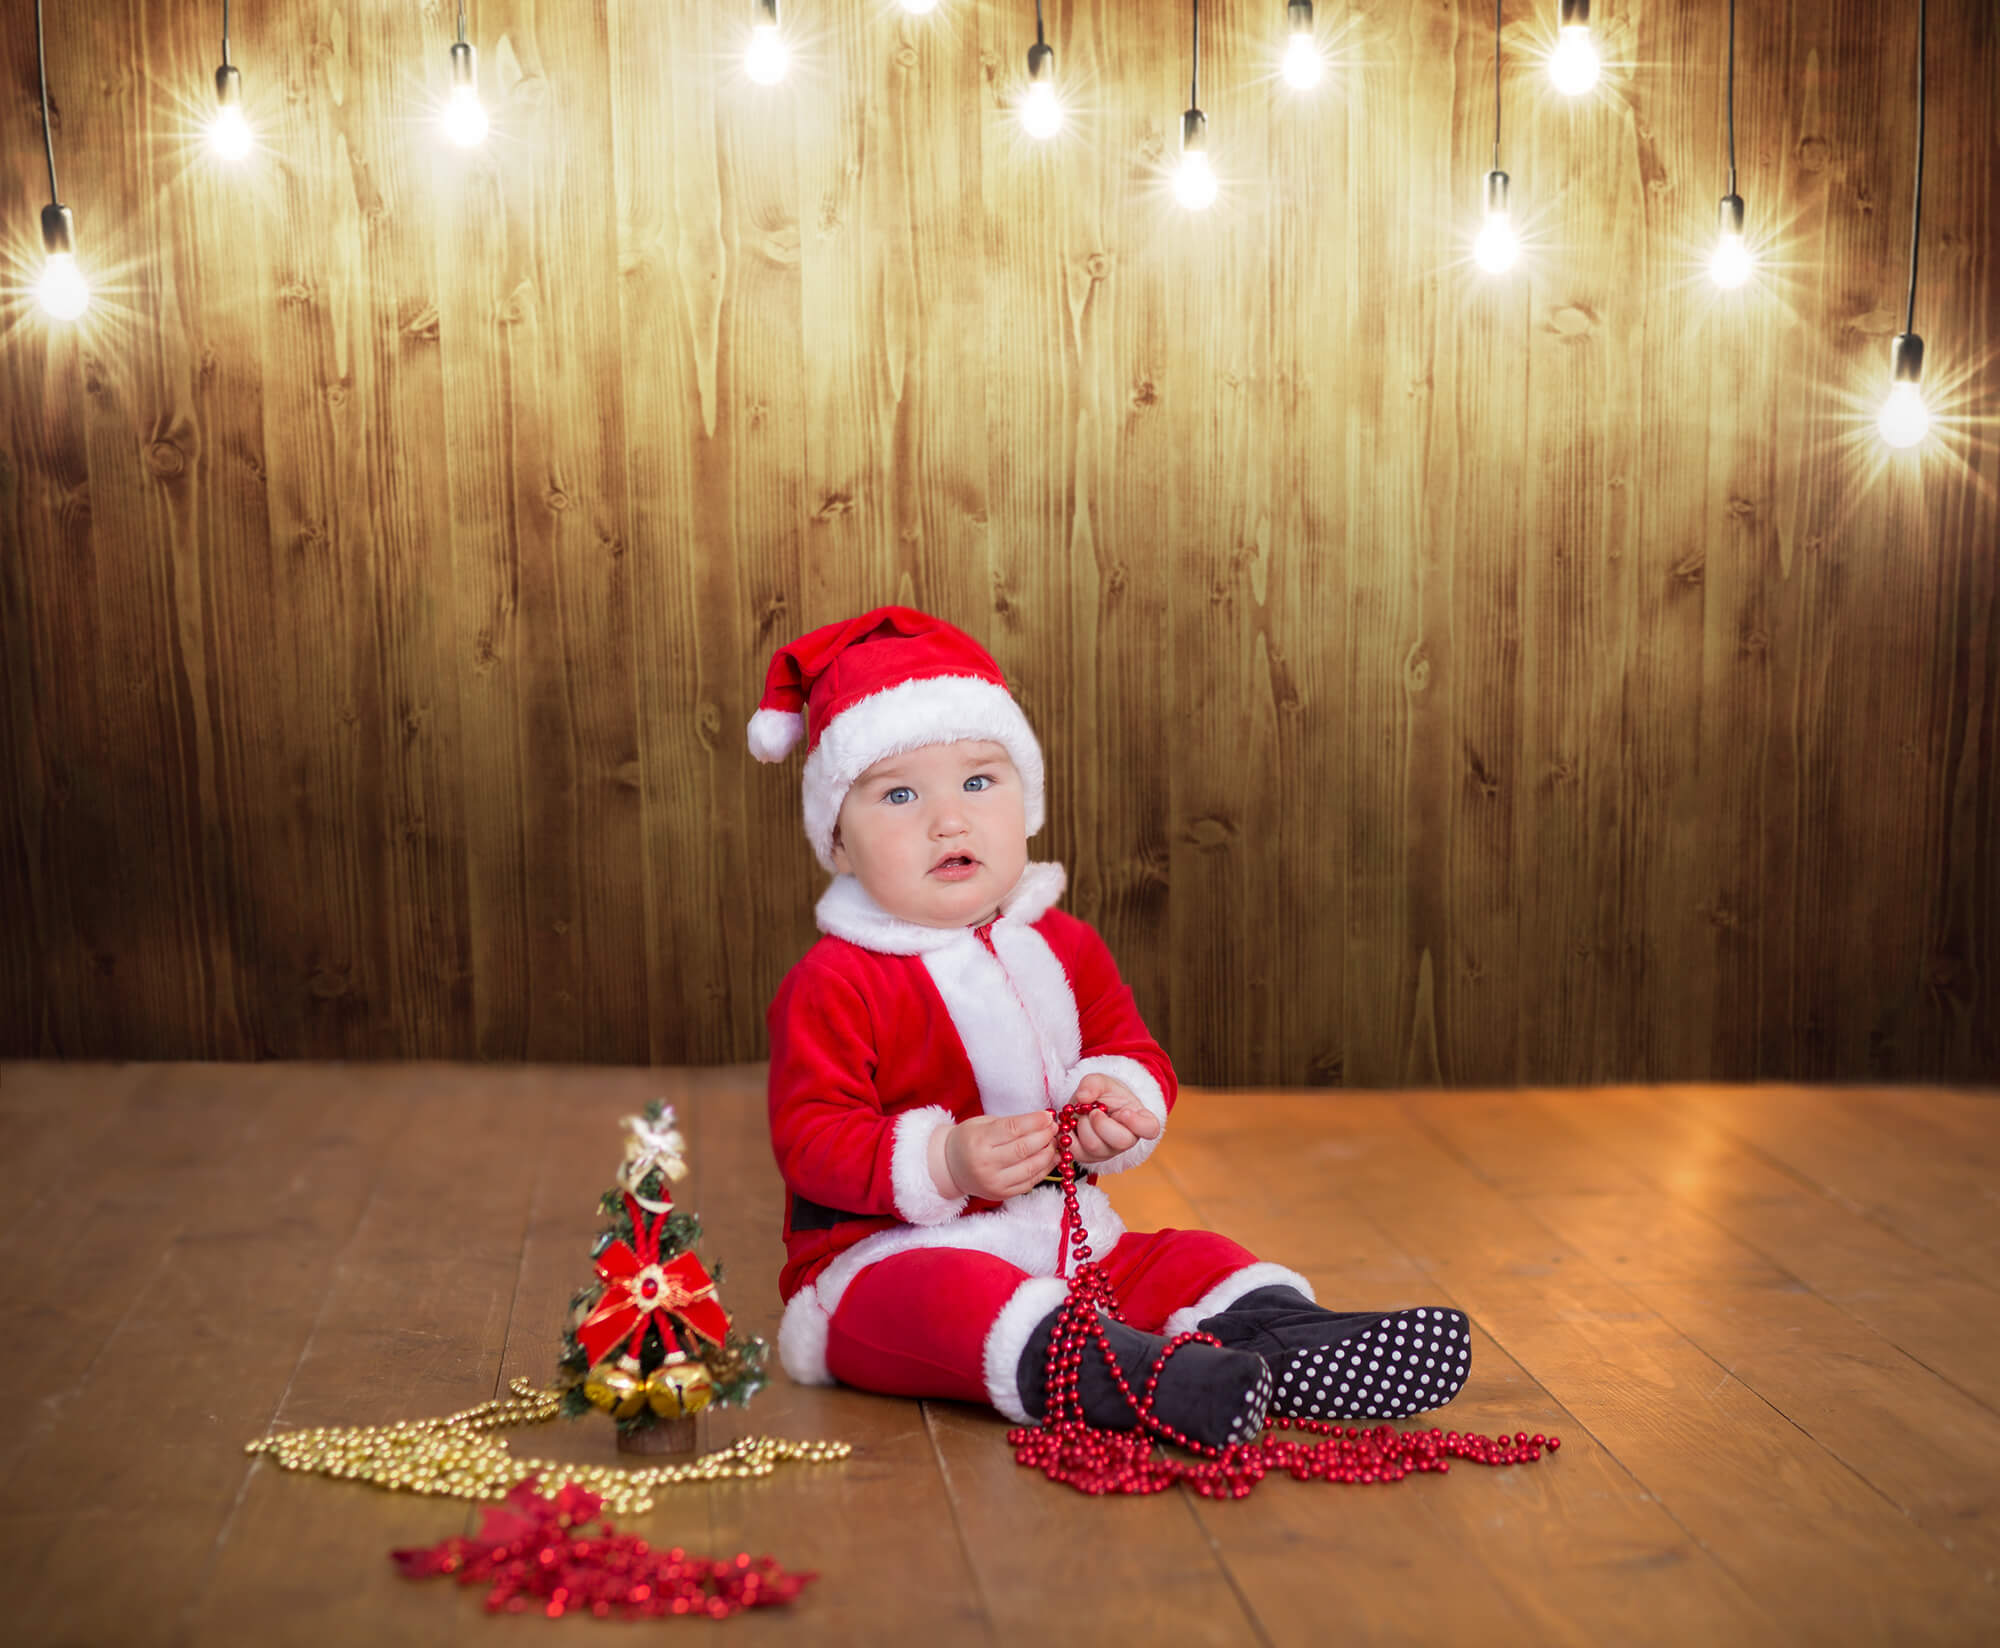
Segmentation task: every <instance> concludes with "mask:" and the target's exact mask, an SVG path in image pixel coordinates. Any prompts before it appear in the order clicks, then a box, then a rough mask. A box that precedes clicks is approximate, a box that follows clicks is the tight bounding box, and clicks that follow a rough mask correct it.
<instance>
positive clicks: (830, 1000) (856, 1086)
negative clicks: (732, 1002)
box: [767, 962, 967, 1225]
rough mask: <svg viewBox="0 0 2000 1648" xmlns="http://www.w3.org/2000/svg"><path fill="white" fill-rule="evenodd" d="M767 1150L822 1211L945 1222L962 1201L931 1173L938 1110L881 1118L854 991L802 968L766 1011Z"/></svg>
mask: <svg viewBox="0 0 2000 1648" xmlns="http://www.w3.org/2000/svg"><path fill="white" fill-rule="evenodd" d="M767 1022H768V1024H769V1027H770V1032H771V1078H770V1115H771V1149H772V1152H773V1154H774V1155H775V1156H776V1157H777V1159H778V1171H779V1173H781V1174H782V1175H783V1176H784V1180H785V1183H786V1185H787V1186H788V1187H789V1188H790V1189H792V1190H793V1191H795V1192H797V1193H798V1194H799V1195H801V1196H805V1197H808V1198H809V1199H811V1200H812V1201H815V1202H818V1203H819V1204H820V1205H821V1206H823V1207H831V1208H837V1209H839V1210H840V1211H841V1212H844V1213H862V1214H873V1215H875V1216H877V1217H882V1218H892V1219H903V1220H906V1221H908V1222H909V1223H911V1224H920V1225H933V1224H943V1223H944V1222H945V1221H946V1220H947V1219H950V1218H954V1217H955V1216H956V1215H957V1214H958V1213H959V1212H961V1211H962V1210H963V1209H964V1207H965V1203H966V1199H967V1198H966V1193H965V1192H964V1191H962V1190H959V1189H957V1188H955V1187H953V1188H952V1189H950V1190H949V1191H947V1189H946V1186H947V1185H950V1184H951V1182H952V1181H950V1180H946V1181H944V1183H942V1184H941V1183H939V1182H938V1180H937V1179H936V1177H935V1176H934V1175H933V1173H932V1171H931V1147H932V1141H933V1139H934V1138H936V1137H937V1136H938V1135H940V1134H946V1133H949V1132H950V1131H951V1130H952V1117H951V1112H950V1111H948V1110H946V1109H945V1108H944V1107H943V1106H942V1105H926V1106H924V1107H923V1108H922V1109H920V1110H906V1111H904V1112H903V1113H902V1114H900V1115H898V1116H895V1117H893V1118H891V1117H889V1116H885V1115H884V1114H883V1113H882V1101H881V1098H880V1096H879V1095H878V1094H877V1092H876V1091H875V1053H874V1048H875V1032H874V1025H873V1022H872V1020H871V1019H870V1016H869V1012H868V1004H867V1003H866V1002H865V1001H863V1000H862V998H861V995H860V992H859V991H857V990H856V989H855V988H854V986H853V985H852V984H851V983H850V982H849V981H848V980H846V979H845V978H842V977H841V976H840V975H839V974H838V973H836V972H834V971H833V970H831V969H830V968H826V967H822V966H819V965H817V964H815V963H811V962H802V963H800V964H799V965H798V966H796V967H794V968H793V969H792V970H791V971H790V972H789V973H787V974H786V975H785V980H784V983H783V984H782V985H780V986H779V988H778V995H777V999H776V1000H774V1001H773V1002H772V1003H771V1010H770V1013H769V1015H768V1019H767Z"/></svg>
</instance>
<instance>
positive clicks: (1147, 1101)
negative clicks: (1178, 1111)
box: [1064, 1053, 1213, 1315]
mask: <svg viewBox="0 0 2000 1648" xmlns="http://www.w3.org/2000/svg"><path fill="white" fill-rule="evenodd" d="M1093 1072H1095V1073H1096V1074H1098V1075H1100V1076H1109V1077H1110V1078H1111V1079H1112V1080H1113V1081H1121V1082H1123V1083H1124V1084H1125V1085H1126V1086H1127V1087H1129V1088H1131V1089H1132V1091H1133V1093H1134V1094H1135V1095H1136V1096H1137V1098H1138V1100H1139V1102H1140V1103H1141V1104H1143V1105H1144V1106H1145V1107H1146V1108H1147V1109H1148V1110H1150V1111H1151V1112H1152V1113H1153V1115H1154V1118H1155V1119H1156V1120H1157V1121H1158V1122H1159V1124H1160V1131H1159V1133H1158V1134H1157V1135H1156V1136H1155V1137H1153V1138H1150V1139H1141V1140H1139V1141H1138V1143H1136V1144H1134V1145H1133V1146H1132V1148H1131V1149H1129V1150H1121V1151H1119V1152H1118V1154H1117V1155H1115V1156H1110V1157H1107V1158H1106V1159H1105V1160H1103V1161H1101V1162H1092V1163H1091V1164H1090V1171H1091V1172H1093V1173H1124V1172H1127V1171H1129V1170H1130V1169H1132V1168H1135V1167H1137V1166H1138V1165H1139V1164H1140V1163H1141V1162H1143V1161H1144V1160H1145V1159H1146V1158H1147V1157H1148V1156H1150V1155H1152V1153H1153V1152H1154V1150H1156V1149H1157V1148H1158V1147H1159V1143H1160V1140H1161V1139H1164V1138H1165V1137H1166V1136H1167V1096H1166V1094H1164V1093H1162V1092H1161V1091H1160V1084H1159V1083H1158V1082H1157V1081H1155V1080H1154V1079H1153V1072H1152V1071H1150V1070H1148V1069H1147V1068H1146V1067H1145V1066H1144V1065H1143V1064H1141V1063H1140V1062H1139V1061H1138V1060H1137V1059H1128V1058H1126V1057H1124V1056H1123V1055H1122V1054H1118V1053H1094V1054H1092V1055H1091V1056H1090V1057H1089V1058H1087V1059H1082V1060H1079V1061H1078V1063H1077V1064H1076V1065H1075V1066H1074V1067H1073V1068H1072V1069H1071V1070H1070V1074H1071V1075H1072V1076H1073V1077H1075V1078H1076V1080H1075V1081H1073V1082H1072V1083H1071V1084H1070V1089H1069V1092H1068V1093H1066V1094H1065V1095H1064V1099H1065V1100H1068V1099H1071V1098H1074V1097H1075V1096H1076V1089H1077V1087H1078V1085H1080V1084H1081V1083H1082V1081H1083V1078H1084V1077H1085V1076H1088V1075H1090V1074H1092V1073H1093ZM1210 1314H1211V1315H1212V1314H1213V1312H1211V1313H1210Z"/></svg>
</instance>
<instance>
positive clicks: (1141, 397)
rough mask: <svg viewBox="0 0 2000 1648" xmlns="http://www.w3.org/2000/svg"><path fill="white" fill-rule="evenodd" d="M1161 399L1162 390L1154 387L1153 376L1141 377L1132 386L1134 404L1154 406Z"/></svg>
mask: <svg viewBox="0 0 2000 1648" xmlns="http://www.w3.org/2000/svg"><path fill="white" fill-rule="evenodd" d="M1159 399H1160V392H1159V390H1157V389H1155V388H1154V387H1153V380H1152V379H1151V378H1141V379H1140V380H1139V381H1138V382H1137V383H1135V384H1134V385H1133V386H1132V404H1133V405H1134V406H1154V405H1157V404H1158V403H1159Z"/></svg>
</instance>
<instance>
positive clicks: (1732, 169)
mask: <svg viewBox="0 0 2000 1648" xmlns="http://www.w3.org/2000/svg"><path fill="white" fill-rule="evenodd" d="M1729 192H1730V193H1731V194H1735V193H1736V0H1729Z"/></svg>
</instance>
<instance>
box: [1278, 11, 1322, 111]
mask: <svg viewBox="0 0 2000 1648" xmlns="http://www.w3.org/2000/svg"><path fill="white" fill-rule="evenodd" d="M1285 16H1286V19H1287V20H1288V21H1289V22H1290V24H1291V26H1292V38H1291V39H1290V41H1288V42H1287V43H1286V46H1285V58H1284V63H1283V65H1282V72H1283V74H1284V76H1285V84H1286V85H1288V86H1296V87H1297V88H1298V89H1299V90H1300V91H1309V90H1311V89H1312V88H1313V87H1314V86H1317V85H1318V84H1319V82H1320V76H1321V75H1322V74H1323V73H1324V72H1325V70H1326V60H1325V59H1324V58H1322V57H1321V56H1320V54H1319V42H1318V41H1317V40H1316V39H1314V38H1313V8H1312V0H1289V4H1287V5H1286V7H1285Z"/></svg>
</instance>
